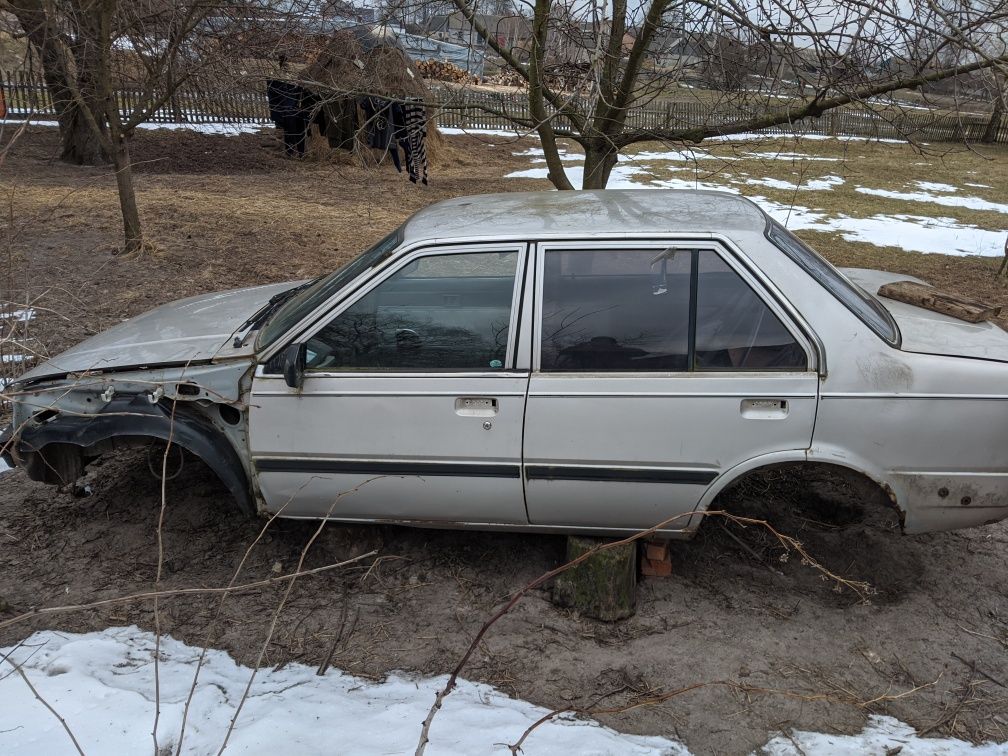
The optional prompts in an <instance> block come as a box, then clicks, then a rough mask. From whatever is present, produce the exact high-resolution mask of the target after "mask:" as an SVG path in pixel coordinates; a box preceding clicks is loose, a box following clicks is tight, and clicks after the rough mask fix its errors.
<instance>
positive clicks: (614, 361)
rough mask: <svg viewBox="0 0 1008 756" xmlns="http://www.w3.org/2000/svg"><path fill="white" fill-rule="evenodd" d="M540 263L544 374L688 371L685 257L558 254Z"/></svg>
mask: <svg viewBox="0 0 1008 756" xmlns="http://www.w3.org/2000/svg"><path fill="white" fill-rule="evenodd" d="M545 264H546V274H545V278H544V280H543V307H542V359H541V367H542V369H543V370H547V371H565V370H576V371H646V370H656V371H666V370H685V369H687V361H688V347H689V310H690V253H689V252H679V253H676V254H675V255H674V256H672V257H669V256H664V257H663V256H662V255H661V250H660V249H648V250H591V251H588V250H576V251H555V252H547V253H546V259H545Z"/></svg>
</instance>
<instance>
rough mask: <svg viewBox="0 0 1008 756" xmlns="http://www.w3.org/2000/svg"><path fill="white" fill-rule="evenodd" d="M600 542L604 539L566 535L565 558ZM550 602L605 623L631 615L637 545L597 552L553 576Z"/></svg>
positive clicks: (632, 612) (635, 600) (631, 544)
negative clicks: (554, 578)
mask: <svg viewBox="0 0 1008 756" xmlns="http://www.w3.org/2000/svg"><path fill="white" fill-rule="evenodd" d="M600 543H604V540H602V539H598V538H583V537H580V536H569V537H568V538H567V561H568V562H569V561H571V560H572V559H576V558H577V557H579V556H581V555H582V554H584V553H585V552H586V551H589V550H590V549H592V548H594V547H595V546H597V545H598V544H600ZM553 603H555V604H557V605H558V606H564V607H571V608H573V609H576V610H577V611H578V612H579V613H580V614H582V615H584V616H585V617H592V618H594V619H600V620H604V621H606V622H615V621H616V620H621V619H626V618H627V617H632V616H633V614H634V612H635V611H636V603H637V544H636V543H628V544H624V545H623V546H617V547H616V548H613V549H607V550H605V551H600V552H598V553H597V554H594V555H593V556H590V557H588V559H586V560H585V561H583V562H581V564H579V565H577V566H576V567H572V568H570V569H569V570H567V571H566V572H564V573H562V574H560V575H559V576H557V579H556V582H555V583H554V585H553Z"/></svg>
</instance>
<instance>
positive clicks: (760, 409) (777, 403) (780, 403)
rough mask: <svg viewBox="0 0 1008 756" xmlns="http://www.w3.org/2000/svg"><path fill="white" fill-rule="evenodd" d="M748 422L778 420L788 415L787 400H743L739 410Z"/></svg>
mask: <svg viewBox="0 0 1008 756" xmlns="http://www.w3.org/2000/svg"><path fill="white" fill-rule="evenodd" d="M739 411H740V412H741V414H742V417H745V418H748V419H750V420H779V419H781V418H785V417H787V415H788V403H787V399H743V400H742V406H741V407H740V408H739Z"/></svg>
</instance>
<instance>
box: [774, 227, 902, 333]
mask: <svg viewBox="0 0 1008 756" xmlns="http://www.w3.org/2000/svg"><path fill="white" fill-rule="evenodd" d="M764 235H765V236H766V238H767V240H769V242H770V243H771V244H773V245H774V247H776V248H777V249H779V250H780V251H781V252H783V253H784V254H785V255H787V257H788V258H789V259H790V260H791V261H793V262H794V263H795V264H797V265H798V266H799V267H800V268H801V269H802V270H804V271H805V272H806V273H808V274H809V276H811V277H812V278H813V279H814V280H815V281H816V283H818V284H819V285H820V286H822V287H823V288H824V289H826V291H828V292H829V293H830V294H832V295H833V297H834V298H835V299H837V300H839V301H840V303H841V304H842V305H843V306H844V307H846V308H847V309H848V310H850V311H851V312H852V313H853V314H854V315H855V316H856V317H857V318H858V320H860V321H861V322H862V323H864V324H865V325H866V326H868V328H870V329H871V331H872V333H874V334H875V335H876V336H878V337H879V338H880V339H882V340H883V341H884V342H885V343H886V344H888V345H889V346H891V347H893V348H894V349H899V348H900V344H901V342H902V336H901V335H900V330H899V326H898V325H897V324H896V319H895V318H894V317H893V316H892V313H890V312H889V310H887V309H886V307H885V305H883V304H882V303H881V302H879V301H878V300H877V299H875V297H873V296H871V295H870V294H869V293H868V292H866V291H865V290H864V289H862V288H861V287H860V286H857V285H856V284H854V283H853V282H852V281H851V280H850V279H849V278H847V276H845V275H844V274H843V273H841V272H840V271H839V270H837V268H835V267H834V266H833V265H832V264H831V263H830V262H829V261H828V260H826V259H825V258H824V257H823V256H822V255H820V254H819V253H818V252H816V251H815V250H814V249H812V248H811V247H810V246H809V245H807V244H806V243H805V242H803V241H802V240H801V239H799V238H798V237H797V236H795V235H794V234H793V233H791V232H790V231H788V230H787V229H786V228H784V226H782V225H781V224H780V223H778V222H777V221H775V220H774V219H773V218H770V217H769V216H767V227H766V231H765V232H764Z"/></svg>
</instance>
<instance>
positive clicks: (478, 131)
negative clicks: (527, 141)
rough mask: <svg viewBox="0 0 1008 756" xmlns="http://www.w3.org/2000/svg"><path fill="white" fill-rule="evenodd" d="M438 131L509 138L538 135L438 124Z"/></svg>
mask: <svg viewBox="0 0 1008 756" xmlns="http://www.w3.org/2000/svg"><path fill="white" fill-rule="evenodd" d="M438 131H440V132H441V133H442V134H446V135H448V136H460V135H466V134H480V135H482V136H499V137H509V138H511V139H515V138H522V137H529V138H531V139H538V138H539V135H538V134H536V133H535V132H534V131H533V132H531V133H528V132H524V131H516V130H514V129H512V130H510V131H508V130H506V129H459V128H455V127H454V126H438Z"/></svg>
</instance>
